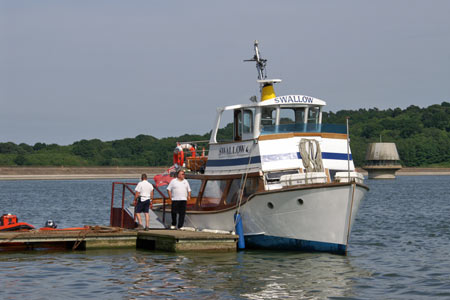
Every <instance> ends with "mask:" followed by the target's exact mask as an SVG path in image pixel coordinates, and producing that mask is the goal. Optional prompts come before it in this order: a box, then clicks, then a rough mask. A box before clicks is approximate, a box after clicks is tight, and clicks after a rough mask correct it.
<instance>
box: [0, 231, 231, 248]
mask: <svg viewBox="0 0 450 300" xmlns="http://www.w3.org/2000/svg"><path fill="white" fill-rule="evenodd" d="M237 240H238V236H236V235H231V234H216V233H206V232H191V231H181V230H149V231H143V230H142V231H137V230H126V229H122V228H117V227H104V226H91V227H89V229H86V230H73V231H72V230H71V231H63V230H45V231H40V230H30V231H8V232H0V251H15V250H37V249H54V248H57V249H72V250H89V249H99V248H103V249H114V248H141V249H148V250H160V251H171V252H179V251H236V243H237Z"/></svg>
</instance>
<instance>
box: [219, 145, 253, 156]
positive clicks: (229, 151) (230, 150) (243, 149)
mask: <svg viewBox="0 0 450 300" xmlns="http://www.w3.org/2000/svg"><path fill="white" fill-rule="evenodd" d="M248 152H249V149H248V145H234V146H225V147H220V148H219V156H228V155H233V154H242V153H248Z"/></svg>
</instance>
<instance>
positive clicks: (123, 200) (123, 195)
mask: <svg viewBox="0 0 450 300" xmlns="http://www.w3.org/2000/svg"><path fill="white" fill-rule="evenodd" d="M124 206H125V184H124V183H122V216H121V220H120V227H121V228H123V217H124V209H123V208H124Z"/></svg>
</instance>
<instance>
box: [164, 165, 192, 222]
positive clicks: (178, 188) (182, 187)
mask: <svg viewBox="0 0 450 300" xmlns="http://www.w3.org/2000/svg"><path fill="white" fill-rule="evenodd" d="M184 176H185V173H184V171H183V170H181V171H178V173H177V178H176V179H173V180H172V181H171V182H170V183H169V186H168V187H167V192H168V193H169V198H170V199H171V200H172V211H171V214H172V226H170V229H176V228H177V214H179V215H178V228H181V227H183V224H184V217H185V215H186V205H187V201H189V200H191V187H190V186H189V182H188V181H187V180H186V179H184Z"/></svg>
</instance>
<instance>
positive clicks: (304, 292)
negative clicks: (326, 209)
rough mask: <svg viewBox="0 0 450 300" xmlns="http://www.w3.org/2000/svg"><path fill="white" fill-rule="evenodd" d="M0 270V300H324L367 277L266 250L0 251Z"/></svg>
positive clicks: (319, 257)
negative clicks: (2, 272) (3, 273)
mask: <svg viewBox="0 0 450 300" xmlns="http://www.w3.org/2000/svg"><path fill="white" fill-rule="evenodd" d="M0 268H1V269H3V270H5V269H7V270H9V272H8V276H4V277H3V278H2V287H3V289H2V291H0V297H1V298H26V299H42V298H46V297H51V296H52V295H58V296H59V297H64V298H65V297H71V298H73V297H74V296H76V297H78V298H84V297H86V298H92V297H98V298H108V299H136V298H146V297H149V298H151V299H280V298H284V299H326V298H329V297H351V296H353V294H354V292H353V291H352V285H353V278H361V277H366V276H368V274H366V273H365V271H361V270H358V269H356V268H354V267H353V266H352V265H351V264H350V260H349V258H348V257H345V256H338V255H332V254H305V253H293V252H284V253H283V252H270V251H266V252H262V251H243V252H238V253H200V254H199V253H184V254H180V255H176V254H169V253H165V252H152V251H143V250H113V251H107V250H101V251H100V250H98V251H95V250H91V251H86V252H58V251H49V252H44V251H41V252H27V253H9V254H8V253H4V254H1V255H0Z"/></svg>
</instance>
